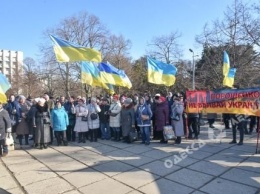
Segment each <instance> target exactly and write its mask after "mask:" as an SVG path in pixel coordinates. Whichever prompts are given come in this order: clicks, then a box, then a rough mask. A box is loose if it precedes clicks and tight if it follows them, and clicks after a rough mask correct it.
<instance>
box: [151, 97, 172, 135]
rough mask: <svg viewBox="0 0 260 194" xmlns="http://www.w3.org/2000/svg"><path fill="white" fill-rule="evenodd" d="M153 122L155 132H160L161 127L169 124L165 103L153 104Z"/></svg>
mask: <svg viewBox="0 0 260 194" xmlns="http://www.w3.org/2000/svg"><path fill="white" fill-rule="evenodd" d="M154 122H155V123H154V127H155V130H156V131H162V130H163V127H164V126H165V125H168V124H169V107H168V102H167V101H164V102H162V103H159V104H155V109H154Z"/></svg>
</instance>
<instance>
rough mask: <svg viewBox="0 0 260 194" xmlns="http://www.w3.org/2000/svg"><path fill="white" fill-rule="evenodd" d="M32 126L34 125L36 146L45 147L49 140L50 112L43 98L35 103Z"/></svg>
mask: <svg viewBox="0 0 260 194" xmlns="http://www.w3.org/2000/svg"><path fill="white" fill-rule="evenodd" d="M33 126H34V127H35V143H36V145H35V146H36V148H40V149H43V148H44V149H47V148H48V143H49V142H50V141H51V136H50V113H49V111H48V105H47V104H46V103H45V99H44V98H40V99H39V101H38V103H37V105H36V111H35V114H34V117H33Z"/></svg>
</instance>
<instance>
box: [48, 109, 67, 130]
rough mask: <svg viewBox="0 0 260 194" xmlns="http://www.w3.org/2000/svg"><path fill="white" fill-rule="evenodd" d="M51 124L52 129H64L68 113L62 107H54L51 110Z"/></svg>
mask: <svg viewBox="0 0 260 194" xmlns="http://www.w3.org/2000/svg"><path fill="white" fill-rule="evenodd" d="M51 124H52V128H53V130H54V131H65V130H66V129H67V126H68V125H69V118H68V114H67V112H66V111H65V109H64V108H63V107H61V108H60V109H58V108H56V107H55V108H54V109H53V111H52V112H51Z"/></svg>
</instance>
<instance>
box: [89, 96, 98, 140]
mask: <svg viewBox="0 0 260 194" xmlns="http://www.w3.org/2000/svg"><path fill="white" fill-rule="evenodd" d="M87 109H88V128H89V135H90V142H93V141H94V142H97V136H98V130H99V128H100V121H99V115H98V113H99V112H100V111H101V109H100V107H99V105H98V104H97V98H95V97H92V98H91V100H90V104H88V105H87Z"/></svg>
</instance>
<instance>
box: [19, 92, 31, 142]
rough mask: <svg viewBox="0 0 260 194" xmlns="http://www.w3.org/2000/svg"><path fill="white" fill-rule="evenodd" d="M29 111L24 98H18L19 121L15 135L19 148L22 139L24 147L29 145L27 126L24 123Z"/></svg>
mask: <svg viewBox="0 0 260 194" xmlns="http://www.w3.org/2000/svg"><path fill="white" fill-rule="evenodd" d="M29 110H30V107H29V106H28V104H27V103H26V98H25V97H24V96H20V97H19V111H20V115H21V117H20V119H19V123H18V125H17V127H16V135H17V137H18V140H19V144H20V146H22V145H23V142H22V140H23V137H24V139H25V145H29V126H28V124H27V122H26V115H27V113H28V111H29Z"/></svg>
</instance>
